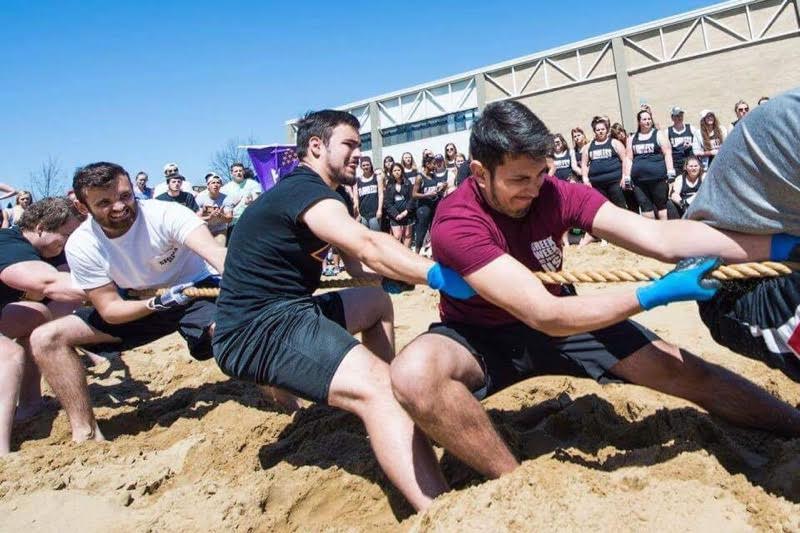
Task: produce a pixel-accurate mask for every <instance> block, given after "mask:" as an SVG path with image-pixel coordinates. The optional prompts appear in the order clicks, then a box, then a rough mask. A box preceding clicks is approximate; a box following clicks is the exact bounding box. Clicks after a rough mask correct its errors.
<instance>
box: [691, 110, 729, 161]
mask: <svg viewBox="0 0 800 533" xmlns="http://www.w3.org/2000/svg"><path fill="white" fill-rule="evenodd" d="M699 129H700V135H699V136H697V137H695V143H694V154H695V155H696V156H699V157H700V162H701V163H703V168H704V169H705V170H708V167H709V165H711V162H712V161H713V160H714V158H715V157H716V155H717V154H718V153H719V148H720V146H722V143H723V141H725V137H726V136H727V135H728V131H727V130H726V129H725V126H723V125H722V124H720V123H719V121H718V120H717V116H716V115H715V114H714V112H713V111H711V110H710V109H704V110H703V111H701V112H700V128H699Z"/></svg>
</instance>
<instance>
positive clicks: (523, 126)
mask: <svg viewBox="0 0 800 533" xmlns="http://www.w3.org/2000/svg"><path fill="white" fill-rule="evenodd" d="M552 151H553V136H552V135H551V134H550V131H549V130H548V129H547V126H545V125H544V122H542V121H541V120H539V117H537V116H536V115H535V114H534V113H533V111H531V110H530V109H528V108H527V107H525V106H524V105H522V104H521V103H519V102H515V101H513V100H506V101H502V102H495V103H492V104H489V105H487V106H486V108H485V109H484V110H483V113H482V114H481V117H480V118H479V119H478V120H477V121H476V122H475V124H474V125H473V126H472V134H470V136H469V152H470V154H471V156H472V159H474V160H477V161H480V162H481V164H482V165H483V166H484V167H485V168H486V170H488V171H489V174H494V171H495V169H496V168H497V167H498V166H500V164H502V162H503V160H504V159H505V158H506V157H507V156H520V155H526V156H528V157H531V158H533V159H541V158H543V157H546V156H547V154H549V153H552Z"/></svg>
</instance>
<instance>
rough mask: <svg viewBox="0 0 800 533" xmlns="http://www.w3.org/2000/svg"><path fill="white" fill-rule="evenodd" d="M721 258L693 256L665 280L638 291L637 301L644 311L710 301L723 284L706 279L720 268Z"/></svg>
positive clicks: (665, 277) (682, 262) (681, 263)
mask: <svg viewBox="0 0 800 533" xmlns="http://www.w3.org/2000/svg"><path fill="white" fill-rule="evenodd" d="M720 262H721V261H720V259H719V257H690V258H688V259H683V260H681V261H680V262H678V264H677V265H675V269H674V270H673V271H672V272H670V273H668V274H667V275H666V276H664V277H663V278H661V279H659V280H656V281H654V282H652V283H651V284H649V285H646V286H644V287H639V288H638V289H636V298H638V300H639V305H641V306H642V309H645V310H647V309H652V308H653V307H656V306H659V305H666V304H668V303H671V302H685V301H689V300H700V301H701V302H704V301H706V300H710V299H711V297H713V296H714V294H716V292H717V289H719V286H720V282H719V281H718V280H715V279H704V277H703V276H705V275H706V274H708V273H709V272H711V271H712V270H714V269H715V268H717V266H719V264H720Z"/></svg>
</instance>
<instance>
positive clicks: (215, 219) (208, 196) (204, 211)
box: [195, 172, 233, 246]
mask: <svg viewBox="0 0 800 533" xmlns="http://www.w3.org/2000/svg"><path fill="white" fill-rule="evenodd" d="M221 188H222V178H220V177H219V176H217V175H216V174H214V173H213V172H209V173H208V174H206V190H205V191H203V192H201V193H200V194H198V195H197V198H196V199H195V200H196V201H197V215H198V216H199V217H200V218H201V219H202V220H204V221H205V223H206V224H208V231H210V232H211V235H212V236H213V237H214V240H215V241H217V242H218V243H220V244H221V245H222V246H225V243H226V242H227V233H228V224H229V223H230V221H231V220H232V219H233V201H232V200H231V198H230V196H228V195H226V194H223V193H222V191H220V189H221Z"/></svg>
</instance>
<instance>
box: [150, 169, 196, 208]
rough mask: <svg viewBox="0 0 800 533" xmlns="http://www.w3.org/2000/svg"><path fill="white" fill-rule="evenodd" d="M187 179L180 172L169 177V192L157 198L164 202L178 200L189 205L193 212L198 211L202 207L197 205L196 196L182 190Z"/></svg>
mask: <svg viewBox="0 0 800 533" xmlns="http://www.w3.org/2000/svg"><path fill="white" fill-rule="evenodd" d="M185 179H186V178H184V177H183V176H181V175H180V174H178V175H173V176H169V177H167V192H165V193H163V194H159V195H158V196H156V200H162V201H164V202H176V203H179V204H181V205H184V206H186V207H188V208H189V209H191V210H192V211H193V212H197V210H198V209H200V208H199V207H197V202H196V201H195V199H194V196H192V195H191V194H189V193H188V192H186V191H183V190H181V187H182V186H183V181H184V180H185Z"/></svg>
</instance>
